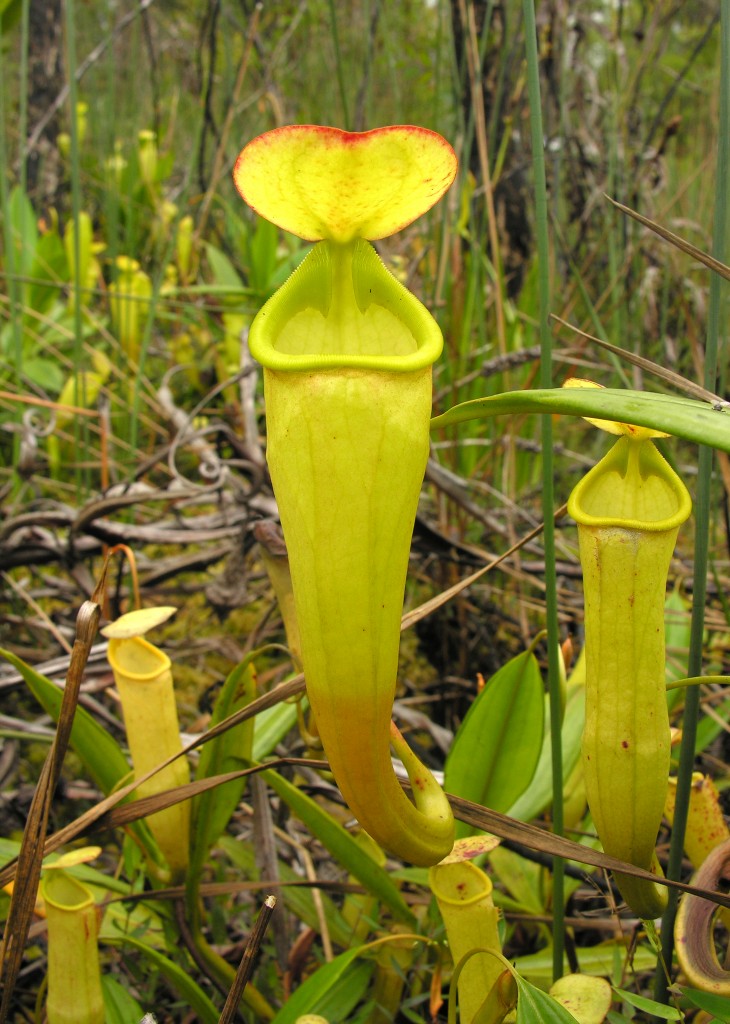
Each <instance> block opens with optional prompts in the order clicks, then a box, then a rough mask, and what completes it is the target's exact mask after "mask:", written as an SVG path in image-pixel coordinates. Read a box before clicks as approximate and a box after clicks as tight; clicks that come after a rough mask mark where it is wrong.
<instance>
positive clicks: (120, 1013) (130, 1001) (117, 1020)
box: [101, 974, 144, 1024]
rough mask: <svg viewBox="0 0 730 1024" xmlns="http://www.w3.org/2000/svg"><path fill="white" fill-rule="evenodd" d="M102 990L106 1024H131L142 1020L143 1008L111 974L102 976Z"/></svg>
mask: <svg viewBox="0 0 730 1024" xmlns="http://www.w3.org/2000/svg"><path fill="white" fill-rule="evenodd" d="M101 988H102V992H103V993H104V1010H105V1011H106V1019H105V1024H130V1021H138V1020H141V1019H142V1017H143V1016H144V1010H143V1009H142V1007H141V1006H140V1005H139V1003H138V1002H137V1000H136V999H134V998H133V997H132V996H130V994H129V992H128V991H127V990H126V989H125V988H124V987H123V986H122V985H120V984H119V982H118V981H117V979H116V978H114V977H113V976H112V975H111V974H102V976H101Z"/></svg>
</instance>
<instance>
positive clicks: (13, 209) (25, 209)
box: [8, 185, 38, 277]
mask: <svg viewBox="0 0 730 1024" xmlns="http://www.w3.org/2000/svg"><path fill="white" fill-rule="evenodd" d="M8 212H9V215H10V230H11V232H12V234H11V235H10V237H11V238H12V239H13V242H14V248H15V262H14V266H13V271H14V273H16V274H20V275H21V276H23V277H28V275H29V274H30V269H31V267H32V265H33V259H34V257H35V251H36V246H37V245H38V225H37V224H36V217H35V212H34V210H33V207H32V206H31V204H30V200H29V199H28V197H27V195H26V194H25V192H23V190H22V189H21V188H20V186H19V185H16V186H15V188H13V190H12V191H11V193H10V199H9V202H8Z"/></svg>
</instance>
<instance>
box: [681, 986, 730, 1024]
mask: <svg viewBox="0 0 730 1024" xmlns="http://www.w3.org/2000/svg"><path fill="white" fill-rule="evenodd" d="M682 995H683V996H684V997H685V998H686V999H688V1000H689V1002H690V1003H692V1005H693V1006H696V1007H698V1008H699V1009H700V1010H705V1011H706V1012H707V1013H711V1014H713V1016H714V1017H716V1018H717V1019H718V1020H721V1021H723V1024H727V1022H728V1021H730V999H726V998H725V997H724V996H716V995H714V993H712V992H698V990H697V989H696V988H685V989H682Z"/></svg>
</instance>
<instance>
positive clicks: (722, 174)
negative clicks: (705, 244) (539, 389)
mask: <svg viewBox="0 0 730 1024" xmlns="http://www.w3.org/2000/svg"><path fill="white" fill-rule="evenodd" d="M720 10H721V15H720V110H719V126H718V148H717V173H716V176H715V182H716V186H715V216H714V224H713V241H712V254H713V256H714V257H715V258H716V259H718V260H723V259H724V258H725V238H726V232H727V189H726V187H725V183H726V182H727V178H728V169H729V168H730V103H729V102H728V98H729V97H728V92H729V90H730V0H721V8H720ZM723 297H724V296H723V289H722V279H721V278H720V277H719V276H718V275H717V274H713V275H712V277H711V279H710V299H709V305H708V316H707V341H706V347H705V379H704V384H705V387H706V388H707V389H708V390H712V391H714V389H715V385H716V380H717V368H718V340H719V336H720V312H721V306H722V300H723ZM712 463H713V450H712V448H708V447H701V448H700V450H699V459H698V468H697V497H696V500H695V551H694V580H693V590H692V622H691V633H690V647H689V659H688V668H687V674H688V675H689V676H698V675H701V674H702V646H703V634H704V624H705V618H704V616H705V599H706V595H707V564H708V547H709V534H710V509H711V488H712ZM699 705H700V692H699V688H698V687H694V686H692V687H689V688H688V689H687V691H686V698H685V705H684V718H683V720H682V745H681V747H680V755H679V773H678V779H677V797H676V806H675V811H674V825H673V828H672V841H671V846H670V850H669V864H668V866H667V877H668V878H671V879H679V878H680V876H681V869H682V853H683V849H684V833H685V828H686V825H687V810H688V807H689V794H690V787H691V782H692V769H693V767H694V757H695V740H696V736H697V721H698V718H699ZM676 912H677V893H676V890H674V889H670V891H669V902H668V905H667V910H666V912H665V914H664V917H663V919H662V930H661V940H662V960H663V964H661V963H660V965H659V969H658V970H657V975H656V982H655V993H656V998H657V999H658V1000H660V1001H662V1002H664V1001H666V1000H667V998H668V987H669V983H670V979H669V977H668V976H667V975H668V974H670V973H671V964H672V954H673V952H674V920H675V917H676ZM664 965H666V970H665V968H664Z"/></svg>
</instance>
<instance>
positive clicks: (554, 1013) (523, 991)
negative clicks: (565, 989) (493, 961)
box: [515, 974, 576, 1024]
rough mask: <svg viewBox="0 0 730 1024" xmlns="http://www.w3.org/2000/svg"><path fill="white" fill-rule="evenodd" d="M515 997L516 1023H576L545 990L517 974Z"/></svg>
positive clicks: (571, 1015)
mask: <svg viewBox="0 0 730 1024" xmlns="http://www.w3.org/2000/svg"><path fill="white" fill-rule="evenodd" d="M515 981H516V982H517V989H518V991H519V996H518V997H517V1024H576V1020H575V1017H574V1016H573V1014H572V1013H568V1011H567V1010H566V1009H565V1007H564V1006H561V1005H560V1003H557V1002H556V1001H555V1000H554V999H552V998H551V997H550V996H549V995H548V994H547V992H543V991H542V990H541V989H539V988H535V986H534V985H531V984H530V982H529V981H525V979H524V978H521V977H520V976H519V974H516V975H515Z"/></svg>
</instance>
